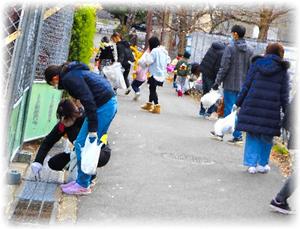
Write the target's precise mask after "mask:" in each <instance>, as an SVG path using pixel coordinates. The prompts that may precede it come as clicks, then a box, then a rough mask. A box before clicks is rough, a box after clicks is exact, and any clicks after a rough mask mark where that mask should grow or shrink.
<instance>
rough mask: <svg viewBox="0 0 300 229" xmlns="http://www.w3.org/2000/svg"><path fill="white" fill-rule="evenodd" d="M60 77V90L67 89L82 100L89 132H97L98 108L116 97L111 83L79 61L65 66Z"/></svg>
mask: <svg viewBox="0 0 300 229" xmlns="http://www.w3.org/2000/svg"><path fill="white" fill-rule="evenodd" d="M59 76H60V79H59V87H58V88H59V89H65V90H66V91H67V92H68V93H69V94H70V95H71V96H72V97H74V98H76V99H79V100H80V102H81V104H82V105H83V107H84V110H85V112H86V116H87V118H88V120H89V121H88V129H89V132H96V131H97V127H98V120H97V114H96V111H97V108H98V107H100V106H102V105H103V104H105V103H106V102H108V101H109V100H110V99H111V98H112V97H113V96H115V93H114V91H113V89H112V87H111V85H110V83H109V81H108V80H107V79H105V78H104V77H102V76H101V77H99V74H97V73H94V72H91V71H90V70H89V67H88V66H87V65H85V64H83V63H80V62H77V61H74V62H71V63H69V64H67V65H64V66H63V68H62V71H61V73H60V74H59Z"/></svg>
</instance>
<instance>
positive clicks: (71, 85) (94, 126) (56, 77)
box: [45, 61, 117, 195]
mask: <svg viewBox="0 0 300 229" xmlns="http://www.w3.org/2000/svg"><path fill="white" fill-rule="evenodd" d="M45 79H46V81H47V83H48V84H49V85H52V86H54V87H55V88H57V89H61V90H62V89H64V90H66V91H67V92H68V93H69V94H70V95H71V96H72V97H74V98H76V99H79V100H80V102H81V104H82V105H83V107H84V109H85V112H86V118H85V120H84V122H83V124H82V127H81V129H80V132H79V134H78V136H77V138H76V140H75V151H76V155H77V167H78V176H77V180H76V182H70V183H69V184H66V185H63V186H62V190H63V192H65V193H67V194H78V195H85V194H89V193H91V189H90V187H89V186H90V181H91V176H90V175H88V174H85V173H84V172H83V171H82V170H81V147H84V144H85V140H86V138H87V136H88V137H89V140H90V141H91V142H93V141H95V140H96V138H97V136H98V142H100V138H101V136H102V135H103V134H105V133H107V131H108V128H109V126H110V123H111V121H112V120H113V118H114V116H115V114H116V112H117V99H116V96H115V93H114V91H113V89H112V87H111V85H110V83H109V82H108V81H107V79H105V78H104V77H102V76H100V77H99V75H98V74H96V73H93V72H91V71H90V69H89V67H88V66H87V65H85V64H83V63H80V62H77V61H74V62H70V63H64V64H62V65H50V66H48V67H47V68H46V70H45Z"/></svg>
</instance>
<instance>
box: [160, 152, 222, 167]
mask: <svg viewBox="0 0 300 229" xmlns="http://www.w3.org/2000/svg"><path fill="white" fill-rule="evenodd" d="M161 156H163V157H164V158H168V159H173V160H178V161H183V162H191V163H197V164H201V165H213V164H215V163H216V162H215V161H212V160H208V159H207V158H204V157H198V156H193V155H188V154H176V153H162V154H161Z"/></svg>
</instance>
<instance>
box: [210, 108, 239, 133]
mask: <svg viewBox="0 0 300 229" xmlns="http://www.w3.org/2000/svg"><path fill="white" fill-rule="evenodd" d="M236 114H237V111H233V112H231V114H230V115H227V116H226V117H225V118H220V119H218V121H216V123H215V125H214V131H215V134H216V135H222V136H223V135H224V134H231V133H233V131H234V130H235V123H236V118H237V116H236Z"/></svg>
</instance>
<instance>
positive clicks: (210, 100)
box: [201, 89, 222, 109]
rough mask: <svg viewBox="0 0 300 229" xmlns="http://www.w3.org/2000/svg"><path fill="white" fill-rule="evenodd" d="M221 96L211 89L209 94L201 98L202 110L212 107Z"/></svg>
mask: <svg viewBox="0 0 300 229" xmlns="http://www.w3.org/2000/svg"><path fill="white" fill-rule="evenodd" d="M221 96H222V95H221V93H220V92H219V91H218V90H213V89H211V90H210V92H208V93H206V94H205V95H204V96H202V97H201V103H202V105H203V107H204V109H208V108H210V107H211V106H212V105H214V104H215V103H216V102H217V101H218V100H219V99H220V98H221Z"/></svg>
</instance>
